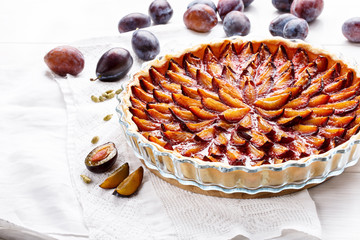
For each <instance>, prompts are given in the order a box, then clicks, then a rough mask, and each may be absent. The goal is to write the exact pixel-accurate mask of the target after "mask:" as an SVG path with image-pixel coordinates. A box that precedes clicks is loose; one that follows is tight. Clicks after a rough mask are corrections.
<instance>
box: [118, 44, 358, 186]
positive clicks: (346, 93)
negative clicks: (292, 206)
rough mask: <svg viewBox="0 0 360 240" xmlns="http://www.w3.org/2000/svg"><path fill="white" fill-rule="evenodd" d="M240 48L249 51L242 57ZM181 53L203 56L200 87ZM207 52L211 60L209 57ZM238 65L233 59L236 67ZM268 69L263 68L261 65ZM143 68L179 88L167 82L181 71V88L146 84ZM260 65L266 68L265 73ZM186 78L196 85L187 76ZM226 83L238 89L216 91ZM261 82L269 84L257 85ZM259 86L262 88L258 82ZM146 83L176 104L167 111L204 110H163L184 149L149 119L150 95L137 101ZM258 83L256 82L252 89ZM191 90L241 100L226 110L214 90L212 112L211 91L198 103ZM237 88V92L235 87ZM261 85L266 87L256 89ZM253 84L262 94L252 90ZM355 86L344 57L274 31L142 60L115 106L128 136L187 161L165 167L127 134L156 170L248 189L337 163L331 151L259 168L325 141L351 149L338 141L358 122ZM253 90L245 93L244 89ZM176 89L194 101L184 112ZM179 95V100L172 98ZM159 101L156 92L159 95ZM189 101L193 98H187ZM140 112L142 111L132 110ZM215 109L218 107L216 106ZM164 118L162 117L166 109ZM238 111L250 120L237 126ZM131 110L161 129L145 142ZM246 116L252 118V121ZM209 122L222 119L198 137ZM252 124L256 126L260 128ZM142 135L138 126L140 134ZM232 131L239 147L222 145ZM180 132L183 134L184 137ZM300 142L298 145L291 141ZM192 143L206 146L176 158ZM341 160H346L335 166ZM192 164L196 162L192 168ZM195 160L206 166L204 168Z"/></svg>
mask: <svg viewBox="0 0 360 240" xmlns="http://www.w3.org/2000/svg"><path fill="white" fill-rule="evenodd" d="M209 50H210V57H209ZM246 52H248V53H249V54H247V55H246ZM190 53H191V56H195V57H197V58H199V59H200V61H202V63H204V61H205V60H204V59H207V60H206V63H205V64H204V65H205V67H203V66H200V70H198V71H197V72H196V73H197V74H199V73H198V72H199V71H205V74H207V75H211V77H212V81H211V86H206V83H205V85H201V84H204V83H203V82H201V84H200V83H199V82H198V81H199V79H198V78H197V76H198V75H195V74H194V73H195V72H194V71H193V70H194V68H192V69H190V70H189V67H186V66H184V64H188V63H185V61H184V58H188V57H189V55H190ZM269 54H270V55H269ZM204 55H205V57H204ZM234 56H235V57H237V59H239V58H241V57H243V61H242V62H241V63H240V61H239V62H235V63H237V64H238V68H237V69H235V68H236V66H234V64H233V62H232V61H231V58H232V57H234ZM214 59H215V61H213V60H214ZM294 59H296V61H297V62H296V61H294ZM324 59H325V60H324ZM210 61H213V62H211V64H213V65H212V66H211V67H209V65H210V63H209V62H210ZM255 61H257V62H255ZM324 61H326V63H324ZM239 64H240V65H241V64H242V66H241V67H239ZM314 66H315V67H314ZM195 67H196V66H195ZM178 68H179V69H178ZM232 68H234V69H232ZM259 68H263V70H262V71H261V72H260V71H255V73H254V71H253V70H254V69H255V70H258V69H259ZM270 68H273V69H271V70H269V69H270ZM151 69H155V70H157V71H158V72H159V73H162V75H163V76H164V77H165V75H166V77H165V78H166V79H168V82H167V83H169V84H172V83H175V84H178V85H181V84H180V82H179V81H178V80H177V79H176V77H177V76H175V77H174V76H169V75H171V74H174V75H176V74H178V75H179V74H184V75H185V76H186V77H187V78H185V79H181V81H182V80H184V81H185V82H184V85H185V86H183V87H181V91H180V92H177V93H175V92H173V93H170V92H168V91H163V90H164V88H162V87H163V86H158V85H156V84H158V83H154V82H153V81H152V80H153V79H152V76H150V74H151V73H149V72H151V71H152V70H151ZM239 69H240V70H239ZM264 69H266V70H264ZM149 70H150V71H149ZM169 71H170V72H169ZM177 71H179V72H177ZM180 71H185V72H180ZM191 71H193V72H191ZM266 71H272V72H271V74H268V75H266V74H265V72H266ZM233 75H235V77H234V76H233ZM174 79H175V80H174ZM189 79H190V80H189ZM191 79H193V80H194V81H195V82H196V83H192V82H191ZM214 79H215V80H214ZM259 79H260V80H259ZM144 81H148V82H150V83H151V84H152V86H151V85H150V86H149V87H148V88H147V86H144ZM187 81H188V82H187ZM231 81H236V86H238V88H237V89H235V90H239V92H240V94H241V95H237V93H234V92H231V90H234V89H233V88H231V87H230V88H228V89H226V86H227V85H226V83H232V82H231ZM266 81H268V82H270V83H266ZM140 82H142V83H140ZM259 82H260V83H259ZM187 84H188V85H187ZM192 84H193V85H192ZM214 84H217V85H216V87H214ZM265 84H268V85H269V86H265ZM234 85H235V84H233V85H232V86H234ZM154 86H155V90H159V92H160V93H161V92H166V93H167V94H170V95H171V97H172V100H173V101H174V102H175V103H176V104H177V106H176V108H179V109H180V110H185V111H189V110H191V112H192V113H194V109H195V110H198V109H197V108H196V107H198V108H200V109H205V110H206V111H207V112H206V114H207V113H208V112H210V113H213V114H215V115H216V117H214V118H211V116H212V115H209V116H210V118H209V119H206V117H208V115H206V116H205V117H204V118H201V119H200V118H199V116H198V115H196V117H197V118H198V119H200V120H199V121H190V120H189V121H186V120H184V119H181V118H180V119H179V118H176V116H177V115H176V113H174V112H173V111H171V113H170V116H171V118H170V119H171V120H169V121H180V124H181V126H180V129H181V130H180V131H182V132H183V133H184V134H183V135H184V136H185V137H184V138H183V139H182V140H183V141H184V142H185V141H186V142H189V141H190V142H191V144H190V146H191V147H189V144H188V143H187V144H186V146H188V148H183V147H182V145H181V144H182V142H180V146H181V147H179V148H177V146H179V144H177V143H175V144H174V141H173V140H172V139H171V138H170V139H169V137H168V136H170V137H172V135H171V134H172V133H171V132H180V131H179V130H176V131H171V130H169V129H168V128H166V129H164V127H163V125H164V123H165V124H166V123H168V122H167V121H168V120H165V121H161V119H160V120H159V119H157V118H156V117H157V116H155V117H153V115H152V113H156V111H153V112H151V113H149V112H148V110H149V109H151V108H149V106H148V105H146V104H147V103H150V104H152V101H153V100H152V99H156V100H157V99H158V98H156V97H155V98H147V97H148V96H153V94H154V90H153V89H151V88H152V87H154ZM259 86H260V87H261V86H262V88H260V87H259ZM175 87H177V86H175ZM198 88H203V89H204V90H206V91H207V92H212V93H214V92H215V93H218V94H219V92H220V91H221V93H220V94H224V93H225V94H227V95H230V96H231V97H232V98H230V100H233V99H234V98H236V96H239V98H238V99H237V100H240V102H242V103H244V104H245V105H244V106H237V107H235V106H236V105H235V106H234V105H233V104H234V102H226V101H225V102H224V96H220V97H219V99H220V101H218V102H220V103H221V104H223V105H224V106H226V107H224V108H223V109H221V106H222V105H221V106H220V108H219V109H217V104H218V103H217V102H215V103H216V104H215V105H212V103H213V102H212V101H211V99H210V98H211V97H209V99H207V100H208V101H209V103H207V102H206V101H204V99H205V98H206V97H204V96H203V95H200V98H201V99H196V97H197V96H192V95H191V94H192V93H194V92H193V91H191V90H193V89H196V90H197V89H198ZM211 88H212V89H211ZM245 88H246V89H247V91H241V90H244V89H245ZM264 88H268V89H265V90H264ZM139 89H140V90H142V91H143V92H145V93H146V95H144V96H142V95H141V94H143V93H142V92H141V93H138V91H139ZM224 89H225V90H224ZM259 89H260V90H261V91H262V94H258V93H259ZM223 90H224V91H223ZM359 90H360V81H359V79H358V78H357V71H356V70H355V69H353V68H351V67H350V66H349V64H347V63H345V61H344V60H341V59H339V58H338V57H336V56H335V55H333V54H330V53H328V52H326V51H324V50H322V49H319V48H315V47H313V46H311V45H310V44H307V43H304V42H292V41H289V40H285V39H281V38H274V39H265V40H251V41H247V40H243V39H241V38H238V39H225V40H220V41H216V42H211V43H207V44H201V45H198V46H195V47H192V48H189V49H186V50H184V51H182V52H180V53H177V54H171V55H166V56H164V57H162V58H161V59H156V60H154V61H152V62H150V63H149V65H148V66H147V67H145V68H144V69H142V70H140V71H139V72H137V73H136V74H134V76H133V78H132V79H131V81H130V83H129V84H128V85H127V86H126V89H125V90H124V93H123V94H122V99H121V100H122V101H123V104H122V106H121V108H122V111H123V112H124V121H125V122H127V123H128V124H129V126H128V129H127V131H129V132H131V133H134V134H137V137H138V138H139V139H141V141H142V142H144V143H146V144H150V145H151V146H153V147H155V148H156V149H157V150H158V151H159V152H162V153H168V154H170V156H173V157H175V158H177V159H186V160H190V161H193V162H194V163H195V164H192V163H187V162H182V163H181V165H180V166H174V161H173V159H172V158H171V157H169V156H168V155H167V156H154V153H153V151H152V150H151V148H148V147H144V149H145V150H142V149H141V146H139V145H138V144H137V140H136V138H134V139H133V140H134V143H135V144H136V145H137V146H136V147H137V148H138V150H139V152H141V151H146V155H148V156H149V159H150V161H151V162H152V163H153V164H154V165H159V161H160V164H161V165H162V166H163V167H164V168H166V171H168V172H170V173H174V174H175V171H179V169H180V171H181V175H182V176H184V177H185V178H186V179H190V180H196V181H198V180H199V179H200V182H201V183H205V184H207V183H209V184H217V185H220V186H222V187H225V188H233V187H237V188H239V187H240V188H241V187H245V188H258V187H261V186H281V185H284V184H286V183H289V182H290V183H291V182H299V181H304V180H306V179H308V178H309V177H317V176H323V175H324V174H325V173H326V172H329V171H331V170H334V169H336V168H338V167H339V166H338V164H340V163H341V162H342V161H344V160H342V157H340V156H337V154H335V155H334V154H333V155H334V156H332V160H331V166H330V167H329V165H328V164H327V163H326V162H324V161H316V162H313V163H312V164H311V165H309V166H306V167H304V168H293V167H289V168H284V169H283V171H273V170H272V169H268V167H269V166H270V167H280V168H281V167H284V166H286V164H288V163H289V162H290V163H293V162H297V163H299V164H301V163H306V161H307V160H308V159H309V158H313V157H314V155H316V156H319V158H320V157H322V158H327V157H328V156H329V152H330V150H331V149H335V148H336V149H341V148H349V147H352V149H351V150H350V155H352V154H354V152H355V151H356V149H355V148H353V146H352V145H351V146H349V144H348V143H349V141H348V140H349V139H350V138H353V139H354V138H356V139H357V138H358V134H357V133H358V131H359V129H360V117H359V116H358V115H359V114H358V113H359V112H360V110H358V109H359V100H360V97H359V96H358V94H359ZM254 91H255V96H253V95H254V94H253V93H254ZM151 93H153V94H151ZM197 93H199V90H197ZM174 94H175V95H174ZM139 95H141V96H139ZM182 96H186V97H188V98H191V97H193V98H194V99H195V100H197V102H195V104H194V105H192V106H191V109H189V108H188V107H189V106H188V105H187V104H188V102H190V103H191V99H188V98H186V100H188V101H185V102H184V103H183V102H181V97H182ZM179 97H180V100H178V99H179ZM225 97H226V95H225ZM134 98H136V99H137V100H140V102H142V103H143V106H145V107H144V109H141V107H139V106H134V105H136V103H135V104H134V102H132V101H131V99H134ZM159 98H160V99H161V96H160V97H159ZM240 98H241V99H240ZM219 99H218V100H219ZM284 99H285V100H284ZM165 100H166V99H165ZM147 101H148V102H147ZM177 101H179V102H177ZM155 102H156V101H155ZM198 102H200V103H201V104H202V105H201V106H198V105H196V104H197V103H198ZM179 103H180V105H179ZM236 103H238V101H236V102H235V104H236ZM170 104H171V103H170ZM181 104H184V105H181ZM204 104H205V106H204ZM179 106H180V107H179ZM214 106H215V107H214ZM133 108H138V110H140V111H137V110H135V111H136V112H134V110H133ZM247 108H248V109H247ZM234 109H235V110H236V111H235V110H234ZM141 111H142V112H143V113H139V112H141ZM225 111H227V112H226V113H224V112H225ZM145 114H146V115H145ZM165 115H166V116H169V114H165ZM248 115H251V117H250V119H251V121H250V122H251V124H252V125H241V124H242V120H244V119H246V118H247V116H248ZM134 116H135V117H136V118H138V119H141V116H144V118H146V119H145V120H146V121H150V122H155V123H157V124H156V126H161V130H159V131H158V128H156V129H155V132H156V134H154V135H153V136H155V140H154V138H152V137H151V138H150V140H149V136H152V134H151V133H152V132H153V131H152V130H153V129H151V127H150V129H146V128H145V130H146V131H142V130H144V129H141V126H140V127H139V126H138V125H139V122H138V119H135V120H136V121H135V122H136V123H135V122H134ZM160 116H161V115H160ZM201 116H202V115H201ZM254 119H255V120H258V121H257V122H256V121H255V123H254ZM259 119H260V120H259ZM263 120H264V121H263ZM204 122H205V124H203V125H205V127H203V125H196V124H195V125H194V126H193V125H191V124H190V125H189V124H188V123H204ZM219 122H221V123H222V124H224V126H225V127H224V128H221V127H220V128H218V126H216V127H217V128H215V133H212V136H213V138H211V137H210V138H206V139H205V140H204V139H202V138H200V137H199V135H200V134H199V133H200V132H202V131H203V130H206V129H208V128H211V127H213V126H214V125H215V124H216V123H219ZM146 123H147V122H146ZM226 123H228V125H231V127H230V129H231V131H232V132H230V133H229V132H228V131H227V130H228V129H226V127H228V126H227V125H226ZM259 124H262V125H265V126H262V127H261V128H260V127H259ZM140 125H141V123H140ZM268 125H270V126H268ZM249 126H250V127H249ZM192 127H193V128H192ZM269 128H270V129H269ZM147 130H150V131H147ZM166 131H170V133H171V134H167V133H165V134H164V132H166ZM144 132H148V133H145V134H144ZM222 132H225V133H226V134H224V136H220V137H223V138H222V139H223V141H224V142H223V143H221V138H220V140H219V139H216V138H219V135H221V133H222ZM234 132H235V133H237V137H239V138H240V140H244V141H245V143H243V141H242V145H241V144H240V143H239V145H236V144H234V143H233V142H232V141H233V140H232V134H233V133H234ZM239 132H241V133H239ZM274 132H275V133H276V134H278V132H281V133H285V134H288V135H290V136H289V138H288V139H287V138H286V137H284V136H280V137H279V136H278V135H276V134H275V135H274ZM159 133H160V134H162V135H161V136H164V135H166V136H165V137H163V138H161V136H159ZM210 135H211V134H210ZM186 136H189V138H187V137H186ZM194 136H196V140H195V141H194V140H193V139H194ZM201 136H202V135H201ZM206 136H207V137H208V136H209V135H206ZM264 139H265V140H264ZM299 139H300V140H299ZM304 139H305V140H306V141H305V140H304ZM309 139H310V140H311V141H312V142H311V144H312V145H310V144H309V141H310V140H309ZM157 140H159V141H157ZM192 141H193V142H192ZM214 141H218V142H217V144H216V145H217V147H219V146H220V148H219V149H220V150H219V149H218V152H220V154H219V155H216V153H217V152H215V154H213V153H214V152H210V150H209V148H210V147H211V144H214ZM219 141H220V143H219ZM304 142H305V143H306V144H303V145H301V143H304ZM165 143H167V145H165ZM198 143H200V144H204V145H206V147H204V148H201V149H200V148H199V149H200V150H199V151H197V150H194V151H193V150H191V151H190V155H189V154H188V152H189V151H187V152H186V154H187V155H186V156H184V154H183V151H186V150H189V149H194V148H195V149H196V144H198ZM236 143H238V142H236ZM221 144H223V145H221ZM299 144H300V146H299ZM169 145H170V146H169ZM254 148H255V149H254ZM249 149H250V150H249ZM229 150H230V151H229ZM253 150H255V153H253V152H252V151H253ZM259 152H260V153H259ZM256 154H260V155H256ZM229 156H230V157H229ZM232 160H233V161H232ZM345 163H346V161H345V162H344V163H341V164H345ZM197 165H201V166H202V167H201V168H200V169H199V168H197ZM204 165H205V166H206V165H209V166H212V167H215V168H206V167H205V168H204V167H203V166H204ZM234 165H235V166H245V167H248V168H249V169H252V168H263V171H254V172H252V171H231V168H232V167H233V166H234ZM217 167H221V168H226V169H230V171H227V172H222V171H219V169H218V168H217Z"/></svg>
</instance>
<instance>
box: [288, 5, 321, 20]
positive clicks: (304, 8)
mask: <svg viewBox="0 0 360 240" xmlns="http://www.w3.org/2000/svg"><path fill="white" fill-rule="evenodd" d="M323 9H324V1H323V0H294V1H293V3H292V4H291V8H290V12H291V13H292V14H293V15H295V16H297V17H299V18H303V19H305V20H306V21H307V22H308V23H309V22H312V21H314V20H315V19H316V18H317V17H318V16H319V15H320V14H321V12H322V10H323Z"/></svg>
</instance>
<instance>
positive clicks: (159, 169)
mask: <svg viewBox="0 0 360 240" xmlns="http://www.w3.org/2000/svg"><path fill="white" fill-rule="evenodd" d="M158 59H161V57H160V58H158ZM132 77H133V76H129V79H132ZM121 88H122V90H123V91H122V93H121V94H119V95H118V96H117V99H118V101H119V104H118V105H117V108H116V111H117V113H118V116H119V122H120V125H121V128H122V130H123V132H124V134H125V136H126V139H127V142H128V143H129V145H130V146H131V147H132V148H133V150H134V152H135V154H136V156H137V157H138V158H140V159H142V160H143V162H144V164H145V165H146V167H147V168H149V169H150V170H151V171H152V172H154V171H155V172H156V173H158V174H157V175H159V176H160V177H162V178H164V179H168V180H171V181H173V180H175V181H176V182H177V183H179V184H181V185H182V186H195V187H198V188H199V189H201V190H202V191H213V190H214V191H218V192H220V193H224V194H236V193H244V194H250V195H255V194H261V193H273V194H276V193H280V192H282V191H285V190H299V189H303V188H307V187H309V186H313V185H316V184H319V183H322V182H324V181H325V180H326V179H328V178H330V177H333V176H337V175H339V174H341V173H342V172H343V171H344V170H345V169H346V168H347V167H350V166H353V165H355V164H356V163H357V161H358V159H359V158H360V148H359V147H358V145H359V143H360V134H356V135H354V136H352V137H351V138H350V139H349V140H348V141H346V142H345V143H343V144H341V145H339V146H337V147H336V148H333V149H331V150H330V151H328V152H325V153H323V154H320V155H313V156H309V157H306V158H302V159H300V160H296V161H294V160H291V161H287V162H285V163H281V164H273V165H260V166H253V167H248V166H230V165H227V164H223V163H213V162H203V161H201V160H199V159H196V158H187V157H183V156H181V155H180V154H177V153H176V152H172V151H169V150H166V149H164V148H162V147H160V146H159V145H157V144H155V143H153V142H150V141H148V140H147V139H146V138H145V137H144V136H143V135H141V134H140V133H139V132H138V131H137V129H136V128H135V127H134V126H132V125H131V124H129V122H131V121H132V120H131V116H130V115H131V114H130V113H129V111H128V109H127V106H128V105H127V103H126V97H128V96H126V93H127V90H128V89H129V88H130V87H129V84H128V82H125V83H124V84H122V86H121Z"/></svg>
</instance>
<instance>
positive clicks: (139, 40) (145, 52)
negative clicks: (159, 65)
mask: <svg viewBox="0 0 360 240" xmlns="http://www.w3.org/2000/svg"><path fill="white" fill-rule="evenodd" d="M131 45H132V48H133V50H134V52H135V54H136V56H138V57H139V58H140V59H141V60H144V61H149V60H152V59H154V58H155V57H156V55H158V54H159V52H160V43H159V40H158V39H157V38H156V36H155V35H154V34H153V33H151V32H149V31H147V30H140V29H138V30H136V31H135V32H134V33H133V35H132V38H131Z"/></svg>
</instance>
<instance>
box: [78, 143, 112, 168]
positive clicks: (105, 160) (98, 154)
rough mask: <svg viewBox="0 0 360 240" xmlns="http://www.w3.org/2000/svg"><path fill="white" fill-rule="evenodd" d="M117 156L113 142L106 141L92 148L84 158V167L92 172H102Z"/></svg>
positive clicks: (110, 165)
mask: <svg viewBox="0 0 360 240" xmlns="http://www.w3.org/2000/svg"><path fill="white" fill-rule="evenodd" d="M116 158H117V149H116V147H115V144H114V143H112V142H108V143H105V144H102V145H100V146H98V147H96V148H94V149H93V150H92V151H91V152H90V153H89V154H88V155H87V156H86V158H85V165H86V168H87V169H88V170H89V171H91V172H94V173H103V172H106V171H107V170H109V169H110V168H111V167H112V166H113V165H114V163H115V162H116Z"/></svg>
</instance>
